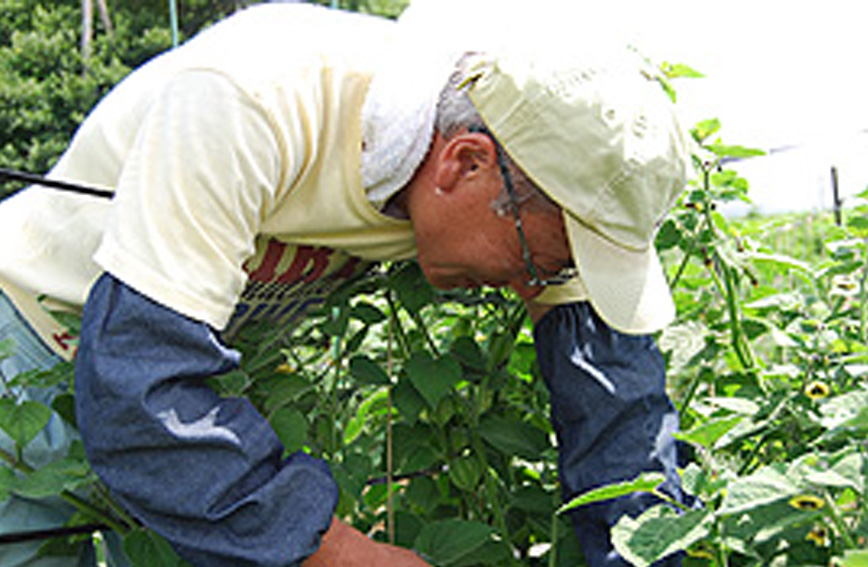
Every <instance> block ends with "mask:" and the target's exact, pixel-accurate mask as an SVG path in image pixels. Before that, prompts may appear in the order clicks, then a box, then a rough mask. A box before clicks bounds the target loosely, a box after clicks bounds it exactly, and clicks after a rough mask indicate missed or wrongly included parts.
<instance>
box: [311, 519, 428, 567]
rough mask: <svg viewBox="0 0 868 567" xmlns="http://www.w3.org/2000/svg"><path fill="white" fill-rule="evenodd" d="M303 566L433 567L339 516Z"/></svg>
mask: <svg viewBox="0 0 868 567" xmlns="http://www.w3.org/2000/svg"><path fill="white" fill-rule="evenodd" d="M302 565H303V567H430V565H428V563H426V562H425V561H423V560H422V559H421V558H420V557H419V556H418V555H416V554H415V553H413V552H412V551H410V550H409V549H404V548H403V547H396V546H394V545H389V544H386V543H379V542H376V541H374V540H372V539H370V538H369V537H367V536H365V534H363V533H362V532H360V531H359V530H357V529H355V528H353V527H351V526H348V525H347V524H345V523H343V522H342V521H340V520H338V519H337V518H335V519H333V520H332V524H331V526H330V527H329V530H328V531H327V532H326V533H325V535H324V536H323V539H322V543H321V544H320V547H319V549H318V550H317V552H316V553H314V554H313V555H311V556H310V557H308V558H307V559H306V560H305V562H304V563H302Z"/></svg>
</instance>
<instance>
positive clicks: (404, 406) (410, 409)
mask: <svg viewBox="0 0 868 567" xmlns="http://www.w3.org/2000/svg"><path fill="white" fill-rule="evenodd" d="M392 402H393V403H394V404H395V407H396V408H398V412H399V413H400V414H401V417H403V418H404V419H405V420H406V421H407V423H409V424H410V425H412V424H414V423H416V421H418V420H419V415H420V414H421V413H422V412H423V411H424V410H425V398H423V397H422V395H421V394H420V393H419V392H418V391H417V390H416V388H414V387H413V384H411V383H410V381H409V380H398V383H397V384H395V386H394V388H392Z"/></svg>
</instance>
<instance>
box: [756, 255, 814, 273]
mask: <svg viewBox="0 0 868 567" xmlns="http://www.w3.org/2000/svg"><path fill="white" fill-rule="evenodd" d="M748 256H749V257H750V258H751V259H752V260H753V261H754V262H756V263H759V264H770V265H772V266H775V267H777V268H782V271H783V272H784V273H786V272H787V271H788V270H797V271H799V272H802V273H803V274H805V275H806V276H808V277H814V272H813V270H812V269H811V267H810V266H809V265H808V264H806V263H805V262H802V261H801V260H797V259H795V258H792V257H790V256H786V255H784V254H766V253H762V252H751V253H750V254H748Z"/></svg>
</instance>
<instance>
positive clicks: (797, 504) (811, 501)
mask: <svg viewBox="0 0 868 567" xmlns="http://www.w3.org/2000/svg"><path fill="white" fill-rule="evenodd" d="M825 504H826V503H825V502H824V501H823V499H822V498H820V497H818V496H814V495H813V494H799V495H798V496H793V497H792V498H790V506H792V507H793V508H795V509H797V510H807V511H811V510H819V509H820V508H822V507H823V506H824V505H825Z"/></svg>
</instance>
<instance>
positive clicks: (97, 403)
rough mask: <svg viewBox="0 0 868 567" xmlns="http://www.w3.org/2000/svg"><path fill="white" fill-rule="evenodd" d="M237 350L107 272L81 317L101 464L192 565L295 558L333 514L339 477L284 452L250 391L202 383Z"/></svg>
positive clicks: (91, 424) (81, 389)
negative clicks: (230, 393) (233, 393)
mask: <svg viewBox="0 0 868 567" xmlns="http://www.w3.org/2000/svg"><path fill="white" fill-rule="evenodd" d="M238 361H239V355H238V353H237V352H235V351H232V350H230V349H228V348H226V347H225V346H223V345H222V344H221V343H220V341H219V340H218V339H217V338H216V336H215V333H214V332H213V331H212V330H211V328H210V327H208V325H206V324H204V323H201V322H197V321H194V320H192V319H189V318H186V317H184V316H182V315H180V314H178V313H177V312H175V311H172V310H170V309H168V308H166V307H163V306H161V305H159V304H157V303H155V302H153V301H151V300H149V299H147V298H145V297H144V296H142V295H140V294H139V293H137V292H136V291H134V290H132V289H131V288H129V287H127V286H126V285H124V284H123V283H121V282H120V281H118V280H116V279H114V278H113V277H111V276H109V275H104V276H102V277H101V278H100V279H99V280H98V281H97V283H96V285H95V286H94V288H93V290H92V291H91V295H90V298H89V299H88V302H87V305H86V307H85V311H84V318H83V321H82V333H81V344H80V347H79V351H78V355H77V362H76V403H77V408H76V409H77V415H78V423H79V429H80V432H81V435H82V438H83V440H84V443H85V447H86V450H87V454H88V458H89V460H90V462H91V465H92V466H93V468H94V470H95V471H96V472H97V474H98V475H99V476H100V477H101V478H102V479H103V480H104V482H105V483H106V484H107V485H108V486H109V488H111V490H112V491H113V493H114V494H115V495H116V496H117V497H118V498H119V500H120V501H121V502H122V503H123V504H124V505H125V506H126V507H127V508H128V509H129V510H130V511H131V512H132V513H133V514H134V515H135V516H136V517H138V518H139V519H140V520H141V521H142V522H143V523H144V524H146V525H147V526H149V527H151V528H152V529H153V530H154V531H156V532H158V533H160V534H161V535H163V536H164V537H165V538H166V539H168V540H169V541H170V542H171V543H172V544H173V546H174V547H175V549H176V550H177V551H178V552H179V554H180V555H181V556H182V557H184V558H185V559H187V560H188V561H189V562H190V563H192V564H193V565H195V566H197V567H205V566H207V567H230V566H231V567H248V566H249V567H253V566H256V567H266V566H269V567H272V566H273V567H278V566H279V567H286V566H289V565H298V564H300V563H301V561H302V560H304V559H305V558H306V557H307V556H309V555H310V554H312V553H313V552H314V551H315V550H316V548H317V546H318V545H319V540H320V536H321V535H322V534H323V533H324V532H325V531H326V529H327V528H328V526H329V523H330V522H331V518H332V515H333V512H334V508H335V506H336V504H337V498H338V489H337V485H336V484H335V482H334V480H333V479H332V477H331V473H330V472H329V470H328V467H327V466H326V465H325V464H324V463H323V462H321V461H319V460H316V459H314V458H312V457H310V456H308V455H306V454H304V453H296V454H294V455H292V456H290V457H289V458H288V459H286V460H284V459H283V457H282V454H283V446H282V445H281V443H280V441H279V440H278V438H277V436H276V434H275V433H274V431H273V430H272V429H271V427H270V426H269V424H268V422H267V421H266V420H265V419H264V418H263V417H262V416H261V415H260V414H259V413H258V412H257V411H256V410H255V409H254V407H253V406H252V405H251V404H250V403H249V402H248V401H246V400H243V399H223V398H220V397H218V396H217V395H216V394H214V392H213V391H212V390H211V389H210V388H208V387H207V386H206V385H205V384H204V383H203V379H204V378H206V377H208V376H212V375H215V374H220V373H223V372H226V371H228V370H231V369H233V368H236V367H237V366H238Z"/></svg>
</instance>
